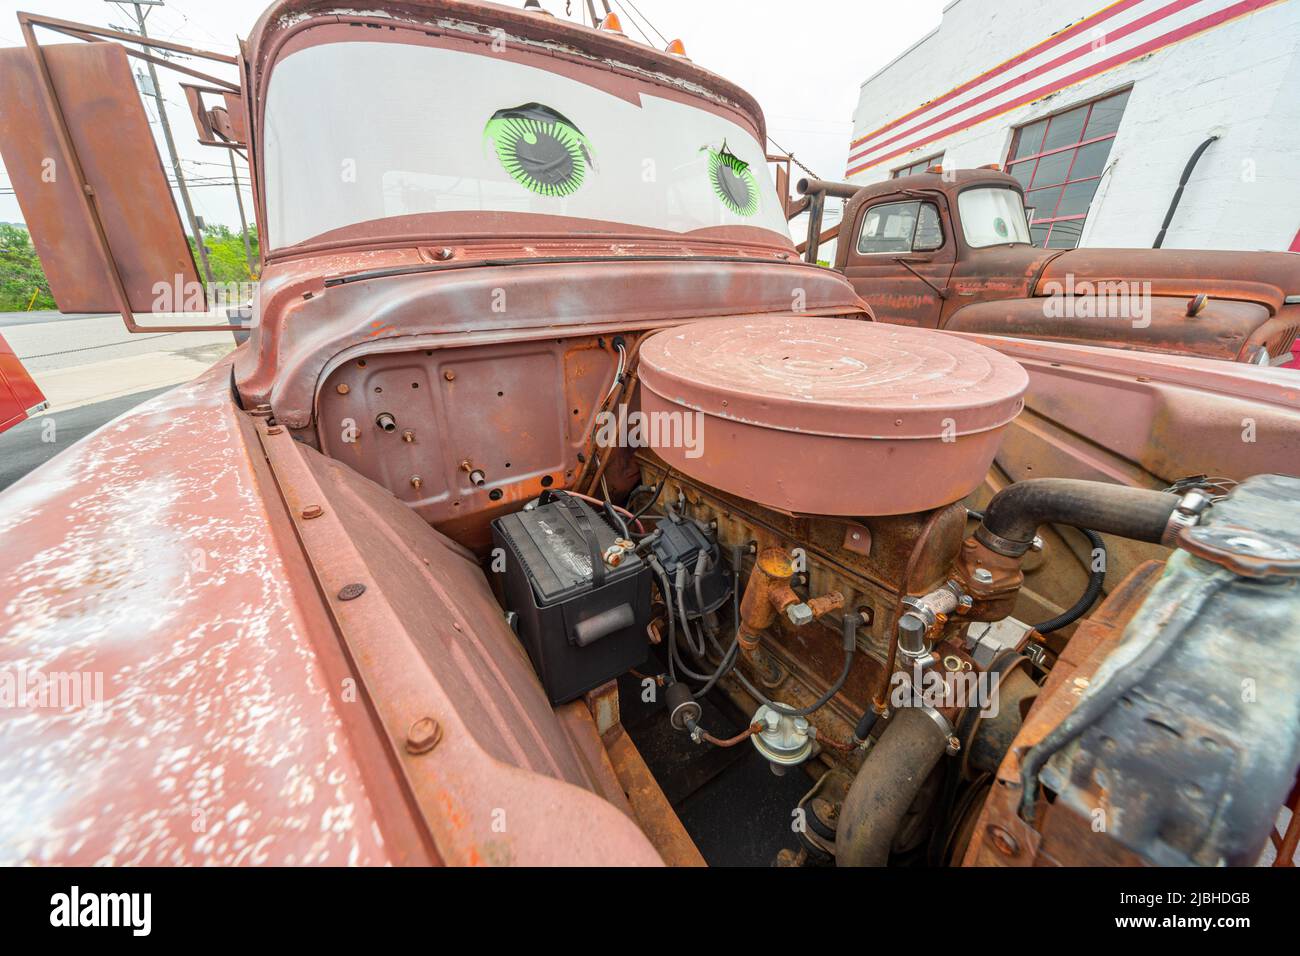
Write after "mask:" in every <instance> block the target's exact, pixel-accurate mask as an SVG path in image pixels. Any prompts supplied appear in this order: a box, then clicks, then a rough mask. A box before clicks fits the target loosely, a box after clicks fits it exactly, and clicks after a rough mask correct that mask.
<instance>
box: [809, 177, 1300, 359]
mask: <svg viewBox="0 0 1300 956" xmlns="http://www.w3.org/2000/svg"><path fill="white" fill-rule="evenodd" d="M800 185H801V186H802V185H803V184H802V183H801V184H800ZM847 185H848V184H836V183H829V184H826V183H820V182H812V183H810V184H809V188H810V189H812V188H813V187H829V188H832V190H833V191H832V192H831V193H830V194H831V195H842V194H843V193H844V192H845V191H846V187H847ZM981 186H984V187H987V186H995V187H1001V188H1006V189H1011V190H1012V191H1014V192H1015V193H1016V194H1017V195H1018V196H1021V197H1023V195H1024V193H1023V188H1022V186H1021V184H1020V183H1019V181H1018V180H1016V179H1015V178H1014V177H1012V176H1009V175H1007V174H1005V173H1001V172H998V171H996V170H984V169H975V170H947V171H945V172H944V173H943V174H942V175H940V174H938V173H921V174H918V175H915V176H908V177H903V178H900V179H891V180H886V181H884V182H881V183H876V184H872V185H869V186H864V187H862V188H861V189H858V190H857V191H856V193H854V194H853V197H852V199H850V201H849V202H848V203H846V205H845V208H844V215H843V218H842V219H841V222H840V226H839V230H840V232H839V236H840V242H839V243H838V245H837V247H836V261H835V268H836V269H837V270H839V271H841V272H843V273H844V275H845V276H846V277H847V278H848V279H849V280H850V281H851V282H852V283H853V285H854V288H856V289H857V290H858V292H859V293H861V295H862V296H863V297H864V298H865V299H867V301H868V302H869V303H870V304H871V306H872V308H873V309H874V310H875V311H876V313H877V317H878V318H879V320H880V321H882V322H890V323H898V324H903V325H916V326H922V327H928V328H945V329H952V330H954V331H962V332H981V333H987V334H993V335H1005V336H1015V337H1021V338H1034V339H1047V340H1053V341H1062V342H1073V343H1083V344H1097V345H1106V346H1111V347H1118V348H1135V349H1144V350H1150V351H1156V352H1168V353H1173V354H1181V355H1202V356H1209V357H1213V358H1219V359H1228V360H1233V361H1247V362H1248V361H1253V360H1254V359H1255V358H1257V357H1258V352H1259V350H1260V349H1261V348H1262V349H1265V350H1267V352H1268V354H1269V355H1270V357H1277V356H1280V355H1285V354H1287V353H1288V352H1289V350H1290V348H1291V345H1292V343H1293V342H1294V341H1295V339H1296V336H1297V333H1298V332H1300V305H1297V304H1294V303H1292V304H1287V303H1286V301H1285V300H1286V298H1287V297H1288V296H1295V295H1296V294H1298V293H1300V258H1297V257H1296V256H1295V255H1292V254H1288V253H1285V252H1232V251H1202V250H1181V249H1178V250H1175V249H1095V248H1083V249H1070V250H1055V249H1039V248H1037V247H1034V246H1031V245H1027V244H1007V245H998V246H987V247H979V248H976V247H971V246H969V245H968V244H967V243H966V239H965V235H964V233H963V232H962V229H961V226H960V221H959V212H958V206H957V196H958V194H959V193H960V192H961V191H962V190H965V189H969V188H975V187H981ZM915 199H922V200H925V201H928V202H930V203H932V204H934V206H935V207H936V208H937V209H938V210H939V215H940V219H941V221H942V228H943V244H942V246H940V248H938V249H935V250H929V251H914V252H910V253H906V254H898V255H893V254H888V253H880V254H864V253H860V252H858V250H857V244H856V238H857V236H858V234H859V232H860V231H861V228H862V222H863V218H864V216H865V215H866V213H867V211H868V209H870V208H871V207H872V206H876V205H879V204H882V203H888V202H900V201H906V200H915ZM818 228H820V227H819V226H818ZM801 248H802V247H801ZM1053 295H1055V296H1059V297H1061V301H1062V303H1063V304H1064V303H1068V307H1069V311H1068V312H1063V311H1062V312H1061V313H1060V314H1058V313H1056V312H1053V311H1052V309H1051V305H1050V303H1049V302H1048V301H1047V297H1049V296H1053ZM1117 295H1122V296H1125V297H1127V301H1125V302H1122V303H1118V304H1117V298H1116V297H1117ZM1198 295H1202V296H1206V297H1208V300H1209V303H1210V307H1209V308H1208V309H1205V310H1204V311H1202V312H1201V313H1199V314H1197V315H1189V314H1188V308H1187V306H1188V302H1189V300H1191V299H1192V298H1193V297H1195V296H1198ZM1144 297H1145V298H1144ZM1139 307H1140V308H1141V309H1142V310H1143V312H1144V313H1145V314H1143V315H1140V316H1137V315H1134V314H1133V310H1134V309H1136V308H1139ZM1108 313H1109V314H1108Z"/></svg>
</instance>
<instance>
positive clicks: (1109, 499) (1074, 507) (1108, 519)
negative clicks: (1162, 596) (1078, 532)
mask: <svg viewBox="0 0 1300 956" xmlns="http://www.w3.org/2000/svg"><path fill="white" fill-rule="evenodd" d="M1181 501H1182V498H1181V497H1180V496H1178V495H1176V494H1172V493H1170V492H1167V491H1152V490H1150V489H1146V488H1130V487H1128V486H1127V485H1113V484H1110V483H1108V482H1104V481H1083V480H1080V479H1076V478H1030V479H1029V480H1027V481H1018V482H1016V483H1015V484H1013V485H1008V486H1007V487H1006V488H1003V489H1002V490H1001V491H999V492H998V493H997V494H996V495H994V496H993V498H992V500H991V501H989V504H988V507H987V508H985V509H984V520H983V521H982V522H981V523H980V526H979V528H977V529H976V531H975V537H976V538H978V539H979V541H980V542H981V543H982V544H984V545H985V546H986V547H988V548H990V549H991V550H993V551H996V552H998V553H999V554H1005V555H1008V556H1010V557H1019V556H1020V555H1022V554H1024V553H1025V552H1026V551H1028V550H1029V546H1030V544H1031V543H1032V542H1033V540H1034V532H1035V531H1037V530H1038V526H1039V525H1042V524H1049V523H1051V524H1068V525H1072V526H1073V527H1076V528H1089V529H1092V530H1093V531H1102V532H1105V533H1107V534H1113V535H1118V536H1119V537H1121V538H1131V539H1133V540H1135V541H1149V542H1151V543H1152V544H1160V543H1162V539H1163V538H1164V536H1165V533H1166V531H1167V529H1168V528H1169V519H1170V516H1171V515H1172V514H1173V513H1174V511H1175V510H1176V509H1177V508H1178V506H1179V504H1180V503H1181Z"/></svg>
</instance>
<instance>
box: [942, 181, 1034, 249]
mask: <svg viewBox="0 0 1300 956" xmlns="http://www.w3.org/2000/svg"><path fill="white" fill-rule="evenodd" d="M957 210H958V212H959V213H960V214H961V231H962V234H963V235H965V237H966V245H968V246H973V247H975V248H980V247H982V246H1000V245H1006V244H1007V243H1009V242H1028V241H1029V223H1028V222H1026V221H1025V207H1024V204H1023V203H1022V202H1021V201H1020V194H1019V193H1017V192H1016V191H1015V190H1014V189H1004V188H1002V187H1001V186H991V187H988V188H985V189H967V190H966V191H965V192H962V193H959V194H958V195H957Z"/></svg>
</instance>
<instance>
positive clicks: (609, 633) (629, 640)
mask: <svg viewBox="0 0 1300 956" xmlns="http://www.w3.org/2000/svg"><path fill="white" fill-rule="evenodd" d="M492 537H493V541H494V542H495V544H496V546H497V547H499V548H501V549H502V552H504V555H505V575H506V579H505V599H506V608H507V610H509V611H513V612H514V613H515V615H516V620H515V625H516V632H517V633H518V635H519V640H520V641H521V642H522V643H523V645H524V648H525V650H527V651H528V656H529V657H530V658H531V659H532V662H533V667H535V668H536V669H537V674H538V676H539V677H540V678H541V679H542V685H543V686H544V687H545V688H546V693H547V696H548V697H549V698H550V700H551V703H552V704H562V703H564V702H566V701H570V700H573V699H574V698H576V697H579V696H581V695H582V694H583V693H585V692H586V691H589V690H591V689H593V688H595V687H599V686H600V685H601V684H603V683H605V682H606V681H608V680H612V679H613V678H615V677H617V676H619V675H620V674H623V673H625V672H626V671H627V670H629V669H630V668H632V667H635V666H636V665H637V664H640V663H642V662H643V661H644V660H645V658H646V654H647V640H648V639H647V637H646V625H647V623H648V622H649V618H650V575H651V570H650V566H649V565H648V564H647V563H646V562H645V561H643V560H642V559H641V557H640V556H639V555H637V554H634V553H632V552H624V553H623V554H622V556H621V560H620V561H619V562H618V564H617V565H615V566H610V565H609V564H607V563H606V561H605V559H604V554H605V552H606V550H607V549H609V547H610V546H611V545H613V544H614V543H615V542H616V541H618V540H619V538H620V535H619V534H618V533H617V532H615V531H614V529H613V528H611V527H610V526H609V525H608V524H607V523H606V522H605V520H604V519H603V518H602V517H601V516H600V515H599V514H597V513H596V511H595V510H594V509H592V508H591V506H589V505H588V504H587V503H586V502H585V501H583V500H582V499H580V498H577V497H574V496H572V495H566V494H564V493H563V492H558V493H556V494H554V495H551V494H550V493H548V494H546V495H544V496H543V498H542V499H541V502H540V503H539V504H538V505H537V506H536V507H535V508H531V509H527V510H524V511H518V512H515V513H514V514H508V515H504V516H502V517H500V518H497V519H496V520H495V521H493V522H492Z"/></svg>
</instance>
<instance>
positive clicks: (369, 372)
mask: <svg viewBox="0 0 1300 956" xmlns="http://www.w3.org/2000/svg"><path fill="white" fill-rule="evenodd" d="M615 365H616V357H615V356H614V355H613V354H612V353H611V352H610V351H609V349H608V348H605V349H602V348H600V346H599V344H598V340H597V338H596V337H594V336H593V337H590V338H588V337H582V338H573V339H560V340H555V339H547V340H544V341H540V342H520V343H512V344H504V345H503V344H493V345H482V346H472V347H459V348H444V349H431V350H427V349H418V350H412V351H407V352H389V353H382V352H375V353H371V354H368V355H366V356H365V357H364V358H361V359H358V358H357V357H355V356H354V357H351V358H349V359H348V360H347V361H345V362H342V363H340V365H339V366H338V367H337V368H336V369H334V370H333V371H332V372H330V373H329V375H328V377H327V378H326V380H325V381H324V383H323V384H322V388H321V391H320V393H319V395H318V399H317V401H318V404H317V420H316V427H317V434H318V437H319V440H320V447H321V451H322V452H324V453H325V454H327V455H329V456H330V457H332V458H335V459H338V460H339V461H341V462H343V463H345V464H347V465H348V466H349V467H351V468H353V469H355V470H356V471H358V472H359V473H361V474H362V475H364V476H365V477H367V478H369V479H370V480H372V481H374V482H377V483H378V484H380V485H383V486H384V487H385V488H387V489H388V490H389V491H391V492H392V493H393V494H394V495H395V496H397V497H398V498H399V499H401V500H402V501H405V502H407V503H408V504H409V505H411V506H412V507H413V508H414V509H415V510H416V511H417V512H418V513H419V514H420V515H421V517H423V518H424V519H425V520H426V521H428V522H430V523H431V524H433V525H435V526H436V527H439V528H440V529H441V530H443V531H444V532H446V533H448V534H451V535H452V536H453V537H459V535H458V534H457V533H456V532H457V530H458V529H462V528H470V527H471V526H474V527H477V525H480V524H481V525H482V530H483V533H484V535H486V523H487V521H488V519H490V518H491V517H492V516H494V515H496V514H500V513H503V512H505V511H510V510H514V509H515V508H517V507H518V502H522V501H525V500H528V499H529V498H533V497H535V496H537V495H538V494H540V492H541V490H542V489H543V488H544V487H551V486H556V485H557V478H558V477H559V476H562V475H564V474H566V473H567V472H572V471H573V470H574V469H575V468H576V467H577V454H578V452H579V451H580V450H581V448H582V445H583V442H584V440H585V438H586V436H587V433H588V431H589V430H590V427H591V422H592V417H593V416H594V414H595V411H596V405H597V403H598V402H599V401H600V399H601V398H602V397H604V394H605V392H606V391H607V390H608V388H609V384H610V382H611V381H612V379H613V375H614V369H615ZM340 385H347V386H348V387H347V389H345V390H344V393H342V394H341V393H340V391H339V386H340ZM575 409H576V411H577V414H574V410H575ZM385 413H387V414H389V415H392V416H393V418H394V420H395V425H394V427H393V428H392V430H391V431H385V430H384V429H383V428H382V427H380V426H379V425H377V424H376V419H377V418H379V416H380V415H382V414H385ZM408 431H409V432H412V433H413V438H412V440H407V439H406V437H405V433H406V432H408ZM463 462H469V463H470V465H471V466H472V469H471V470H482V472H483V473H484V476H485V481H484V484H483V485H482V486H481V487H480V486H476V485H474V483H473V482H472V480H471V478H470V473H469V471H467V470H466V469H464V468H462V463H463ZM414 477H418V478H419V479H420V482H419V486H418V487H416V486H415V485H414V483H413V482H412V478H414ZM453 519H454V524H453V525H452V526H451V527H448V526H447V523H448V522H449V521H452V520H453ZM468 537H469V538H471V539H474V538H475V534H473V533H470V534H469V535H468ZM484 540H486V538H485V539H484ZM466 543H469V542H468V541H467V542H466Z"/></svg>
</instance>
